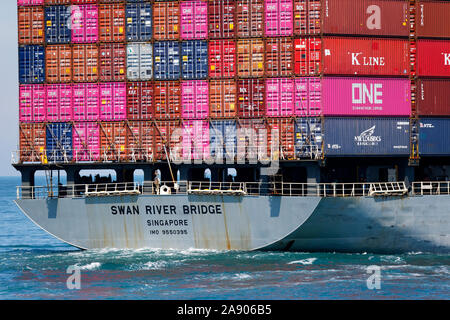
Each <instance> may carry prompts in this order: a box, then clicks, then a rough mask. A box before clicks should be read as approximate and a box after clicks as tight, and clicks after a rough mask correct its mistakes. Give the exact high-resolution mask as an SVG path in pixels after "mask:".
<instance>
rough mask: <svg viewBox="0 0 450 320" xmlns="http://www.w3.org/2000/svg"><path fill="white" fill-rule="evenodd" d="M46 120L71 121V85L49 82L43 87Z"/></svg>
mask: <svg viewBox="0 0 450 320" xmlns="http://www.w3.org/2000/svg"><path fill="white" fill-rule="evenodd" d="M45 95H46V110H47V121H48V122H65V121H72V119H73V116H72V86H71V85H69V84H51V85H47V86H46V87H45Z"/></svg>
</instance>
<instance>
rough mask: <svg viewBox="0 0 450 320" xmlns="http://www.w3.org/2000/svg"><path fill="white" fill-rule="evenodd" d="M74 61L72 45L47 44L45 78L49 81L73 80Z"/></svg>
mask: <svg viewBox="0 0 450 320" xmlns="http://www.w3.org/2000/svg"><path fill="white" fill-rule="evenodd" d="M72 61H73V60H72V48H71V47H70V45H53V46H47V48H46V52H45V67H46V76H45V78H46V80H47V82H48V83H60V82H70V81H72Z"/></svg>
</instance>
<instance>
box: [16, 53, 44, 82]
mask: <svg viewBox="0 0 450 320" xmlns="http://www.w3.org/2000/svg"><path fill="white" fill-rule="evenodd" d="M44 81H45V49H44V47H43V46H39V45H29V46H21V47H19V82H20V83H23V84H37V83H44Z"/></svg>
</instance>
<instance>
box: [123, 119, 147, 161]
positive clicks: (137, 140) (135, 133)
mask: <svg viewBox="0 0 450 320" xmlns="http://www.w3.org/2000/svg"><path fill="white" fill-rule="evenodd" d="M141 124H142V122H141V121H127V124H126V126H127V148H126V149H127V155H128V157H127V160H128V161H137V160H143V158H142V152H141V151H142V150H141V138H142V133H141V131H142V125H141Z"/></svg>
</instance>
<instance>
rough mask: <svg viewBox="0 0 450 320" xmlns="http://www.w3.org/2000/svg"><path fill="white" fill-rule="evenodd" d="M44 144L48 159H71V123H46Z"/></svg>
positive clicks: (59, 160)
mask: <svg viewBox="0 0 450 320" xmlns="http://www.w3.org/2000/svg"><path fill="white" fill-rule="evenodd" d="M45 145H46V151H47V152H46V154H47V159H48V161H50V162H55V161H57V162H63V161H71V160H72V155H73V143H72V124H71V123H65V122H58V123H48V124H47V126H46V134H45Z"/></svg>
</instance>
